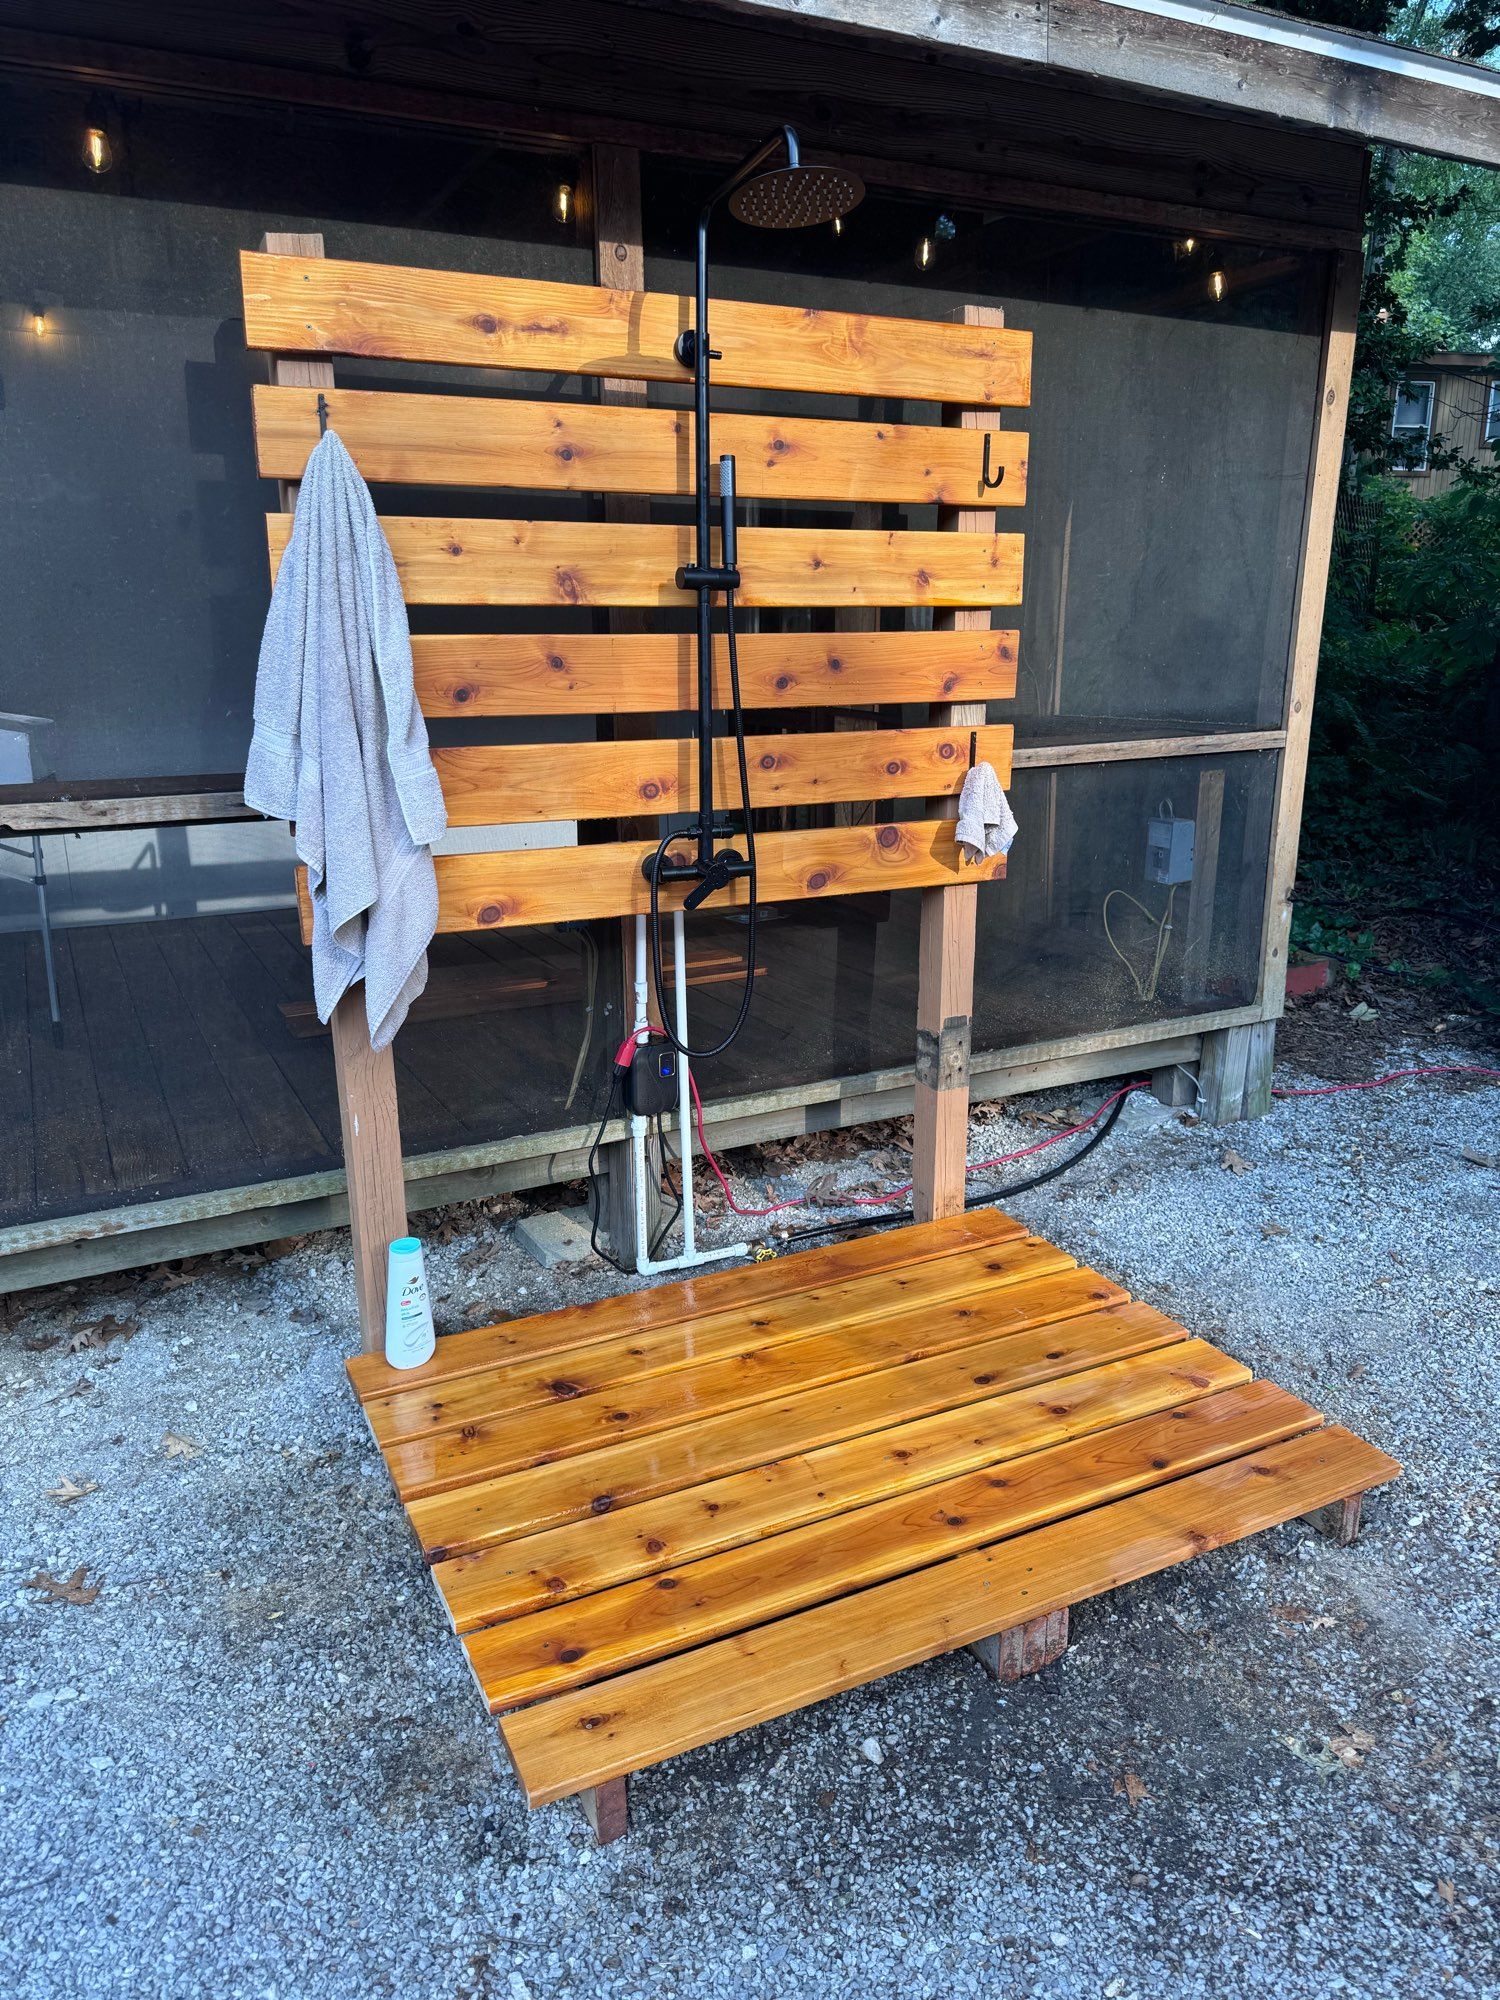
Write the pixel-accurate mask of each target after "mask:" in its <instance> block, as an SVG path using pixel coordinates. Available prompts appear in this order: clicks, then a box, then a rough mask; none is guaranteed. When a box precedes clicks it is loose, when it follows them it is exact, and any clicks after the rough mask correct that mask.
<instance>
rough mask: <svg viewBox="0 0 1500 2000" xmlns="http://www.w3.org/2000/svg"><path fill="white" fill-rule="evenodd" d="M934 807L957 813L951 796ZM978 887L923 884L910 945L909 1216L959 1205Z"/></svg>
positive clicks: (947, 516)
mask: <svg viewBox="0 0 1500 2000" xmlns="http://www.w3.org/2000/svg"><path fill="white" fill-rule="evenodd" d="M1004 323H1005V315H1004V313H1003V312H1002V311H1001V310H1000V308H999V307H997V306H979V305H966V306H965V307H964V308H963V324H964V325H965V326H973V327H991V328H995V327H1001V326H1003V325H1004ZM945 414H946V418H947V421H948V422H950V423H952V424H953V425H954V426H955V427H956V428H961V429H964V430H988V429H992V428H994V426H995V424H996V423H997V421H998V420H997V419H996V418H995V415H994V412H993V411H991V410H976V409H956V410H949V411H948V412H946V413H945ZM939 519H940V521H941V523H942V526H943V529H944V530H946V531H947V532H950V533H953V532H956V533H958V534H961V535H966V536H968V535H977V536H980V537H981V538H982V537H983V536H985V535H986V534H990V533H993V531H994V524H995V516H994V514H993V513H991V512H989V511H987V510H972V509H951V510H946V511H945V512H944V513H942V514H941V515H940V516H939ZM933 623H934V625H935V626H939V627H941V628H942V629H944V630H946V631H976V630H978V631H985V630H987V629H988V627H989V624H990V614H989V612H988V611H982V610H957V611H940V612H938V613H936V614H935V616H934V619H933ZM986 714H987V709H986V706H985V704H984V703H983V702H951V703H948V704H946V705H941V706H939V707H936V708H934V709H933V711H932V719H933V721H934V722H936V723H939V724H942V725H943V726H945V727H958V728H960V729H975V730H977V729H978V728H979V727H980V726H981V725H982V724H983V723H984V721H985V717H986ZM937 809H938V810H940V811H941V812H943V813H944V814H945V815H950V816H952V817H957V813H958V801H957V798H956V797H950V798H947V799H944V800H942V801H941V802H939V805H938V807H937ZM978 915H979V891H978V888H977V887H976V886H975V884H974V883H972V882H957V883H951V884H946V885H944V886H943V887H941V888H933V889H926V890H924V891H923V894H922V915H921V929H920V934H919V939H918V946H917V1071H916V1099H915V1111H914V1114H913V1119H912V1212H913V1214H914V1215H915V1216H916V1218H917V1220H918V1222H931V1221H935V1220H936V1219H937V1218H938V1217H940V1216H944V1215H953V1214H956V1213H957V1212H958V1211H959V1210H960V1209H962V1207H963V1205H964V1198H965V1192H966V1189H967V1186H968V1181H967V1177H966V1176H967V1159H968V1144H969V1052H970V1043H971V1040H972V1035H973V1020H972V1016H973V1009H974V938H975V929H976V925H977V922H978Z"/></svg>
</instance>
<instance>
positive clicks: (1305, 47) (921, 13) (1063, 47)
mask: <svg viewBox="0 0 1500 2000" xmlns="http://www.w3.org/2000/svg"><path fill="white" fill-rule="evenodd" d="M713 4H714V5H715V6H716V7H718V8H720V9H721V10H722V11H725V12H730V13H736V14H740V15H746V16H752V17H755V18H759V19H761V20H772V19H779V20H783V21H785V20H789V19H790V20H796V21H801V22H803V23H805V24H806V25H808V26H812V25H814V24H816V25H817V26H819V27H821V28H823V29H825V30H830V29H831V30H835V31H842V32H845V33H848V34H850V35H856V36H859V37H861V38H863V39H868V40H871V41H881V42H885V43H887V44H889V43H904V44H906V45H907V47H908V48H911V47H913V46H920V47H923V48H925V49H927V50H929V51H934V52H939V53H941V54H942V55H943V56H945V57H947V58H948V59H950V60H953V61H961V62H970V63H977V64H986V63H989V64H993V65H994V66H995V67H996V68H999V69H1005V70H1009V71H1011V72H1012V73H1014V72H1016V71H1018V70H1019V71H1031V72H1033V73H1035V74H1037V75H1038V76H1040V75H1041V73H1042V72H1044V71H1045V72H1048V73H1050V74H1051V75H1052V76H1053V77H1054V78H1072V79H1075V80H1077V81H1079V82H1086V83H1089V84H1092V85H1093V86H1095V87H1097V88H1099V89H1102V90H1107V91H1110V92H1112V93H1116V94H1120V95H1127V96H1134V97H1150V98H1156V99H1160V100H1164V101H1170V102H1173V103H1175V104H1177V105H1179V106H1187V105H1191V106H1192V108H1193V109H1195V110H1198V111H1203V110H1216V111H1219V112H1220V113H1222V114H1223V115H1224V116H1225V117H1230V118H1249V119H1262V120H1266V121H1268V122H1270V123H1273V124H1277V125H1284V126H1294V127H1297V128H1299V129H1300V130H1302V131H1308V132H1321V133H1325V134H1328V135H1336V136H1339V137H1342V138H1347V139H1357V140H1361V141H1363V142H1364V143H1365V144H1367V145H1372V146H1373V145H1381V146H1397V147H1402V148H1405V149H1408V150H1410V151H1413V152H1422V153H1436V154H1439V155H1441V156H1444V157H1446V158H1449V159H1455V160H1466V161H1472V162H1474V163H1475V164H1477V165H1482V166H1491V167H1493V166H1500V71H1496V70H1492V69H1484V68H1481V67H1479V66H1478V65H1476V64H1473V63H1461V62H1452V61H1450V60H1448V59H1447V58H1446V57H1444V56H1435V55H1429V54H1428V53H1427V52H1426V51H1425V50H1422V49H1408V48H1402V47H1400V46H1398V45H1397V44H1395V43H1393V42H1383V41H1379V40H1377V39H1376V38H1375V37H1374V36H1372V35H1359V34H1354V33H1352V32H1351V31H1349V30H1347V29H1343V28H1333V27H1327V26H1324V25H1323V24H1321V23H1318V22H1313V21H1299V20H1293V19H1291V18H1290V17H1289V16H1287V15H1284V14H1272V13H1268V12H1262V11H1261V10H1260V9H1258V8H1252V7H1235V6H1222V5H1214V4H1211V0H713Z"/></svg>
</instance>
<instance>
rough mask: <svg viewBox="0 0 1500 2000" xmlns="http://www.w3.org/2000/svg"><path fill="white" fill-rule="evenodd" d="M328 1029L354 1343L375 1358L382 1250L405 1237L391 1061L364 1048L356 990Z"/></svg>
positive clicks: (361, 997) (365, 1031) (366, 1034)
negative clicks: (355, 1306) (345, 1186)
mask: <svg viewBox="0 0 1500 2000" xmlns="http://www.w3.org/2000/svg"><path fill="white" fill-rule="evenodd" d="M329 1029H330V1032H331V1034H332V1037H333V1065H334V1072H335V1075H336V1076H337V1078H338V1092H339V1124H340V1126H341V1128H342V1130H343V1135H344V1172H345V1174H346V1175H347V1177H348V1181H349V1236H350V1240H351V1245H352V1248H353V1251H354V1291H355V1297H356V1299H357V1300H358V1303H359V1333H360V1345H361V1347H362V1348H363V1350H364V1352H365V1353H366V1354H378V1353H379V1352H380V1351H381V1349H382V1348H383V1347H384V1346H385V1276H386V1251H387V1250H388V1249H389V1247H390V1245H391V1243H392V1242H393V1241H394V1239H395V1238H396V1237H398V1236H404V1235H405V1234H406V1181H405V1176H404V1175H403V1173H402V1169H401V1122H400V1118H399V1116H398V1114H397V1110H396V1060H395V1057H394V1055H393V1054H392V1052H391V1048H390V1045H389V1044H387V1046H386V1047H385V1048H383V1049H381V1050H380V1051H379V1052H378V1053H377V1052H376V1051H375V1050H374V1049H372V1048H371V1047H370V1028H369V1022H368V1019H367V1018H366V1013H365V989H364V987H363V986H362V985H360V986H353V987H351V988H350V989H349V991H348V992H347V993H346V994H345V995H344V997H343V999H342V1000H340V1002H339V1004H338V1006H337V1007H335V1008H334V1010H333V1019H332V1021H331V1022H330V1023H329Z"/></svg>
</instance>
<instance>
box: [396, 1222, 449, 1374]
mask: <svg viewBox="0 0 1500 2000" xmlns="http://www.w3.org/2000/svg"><path fill="white" fill-rule="evenodd" d="M436 1346H437V1336H436V1334H435V1333H434V1332H433V1328H432V1301H431V1299H430V1298H429V1297H428V1295H427V1267H426V1265H425V1264H424V1263H423V1261H422V1245H421V1243H420V1241H419V1240H418V1238H417V1237H415V1236H398V1237H397V1238H396V1240H395V1242H394V1243H393V1244H392V1245H391V1247H390V1251H389V1253H388V1259H387V1269H386V1286H385V1358H386V1360H387V1361H388V1362H389V1363H390V1365H391V1366H392V1368H420V1367H421V1365H422V1363H423V1362H424V1361H428V1360H430V1359H431V1358H432V1351H433V1349H434V1348H435V1347H436Z"/></svg>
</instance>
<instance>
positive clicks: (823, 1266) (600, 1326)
mask: <svg viewBox="0 0 1500 2000" xmlns="http://www.w3.org/2000/svg"><path fill="white" fill-rule="evenodd" d="M1025 1234H1026V1231H1025V1228H1024V1227H1023V1226H1022V1224H1021V1223H1019V1222H1017V1221H1015V1220H1014V1218H1013V1217H1011V1216H1009V1215H1006V1214H1005V1213H1004V1212H1003V1211H1002V1210H1000V1209H998V1208H971V1209H969V1210H968V1211H967V1212H966V1213H965V1214H963V1215H953V1216H949V1217H947V1218H946V1220H944V1221H942V1222H929V1223H923V1224H921V1225H920V1226H919V1227H915V1228H911V1229H902V1230H898V1231H893V1232H891V1233H890V1234H886V1235H880V1236H856V1237H851V1238H850V1239H849V1240H848V1241H847V1242H845V1243H830V1244H826V1245H824V1246H823V1247H822V1248H821V1249H815V1250H794V1251H792V1252H790V1253H789V1254H788V1255H785V1256H780V1257H773V1258H771V1259H769V1260H768V1261H767V1262H765V1263H763V1264H743V1265H740V1266H739V1267H738V1268H737V1269H733V1270H718V1271H701V1272H698V1273H696V1274H695V1275H694V1276H693V1277H690V1278H680V1279H678V1280H676V1281H675V1282H674V1283H671V1284H666V1285H651V1286H647V1287H645V1288H644V1289H642V1290H640V1291H634V1292H621V1293H618V1294H617V1295H616V1296H615V1297H613V1298H607V1299H590V1300H588V1301H587V1302H586V1303H585V1304H583V1305H576V1306H561V1307H558V1308H557V1309H555V1310H554V1311H551V1312H543V1313H533V1314H528V1315H527V1316H526V1317H525V1318H523V1319H512V1320H502V1321H500V1322H499V1323H498V1324H496V1325H494V1326H481V1327H475V1328H472V1329H471V1330H470V1331H468V1332H466V1333H446V1334H444V1335H443V1336H442V1337H441V1339H440V1340H439V1341H438V1344H437V1349H436V1351H435V1353H434V1354H433V1356H432V1359H431V1360H430V1361H426V1362H424V1363H423V1364H422V1366H421V1367H420V1368H392V1367H391V1366H390V1365H389V1363H388V1362H387V1361H386V1359H385V1357H384V1355H381V1354H356V1355H353V1356H352V1357H351V1358H350V1360H349V1361H348V1362H347V1363H346V1364H345V1365H346V1366H347V1368H348V1371H349V1379H350V1381H351V1382H352V1383H353V1384H354V1390H355V1394H356V1395H357V1396H358V1397H359V1399H360V1401H361V1402H362V1403H364V1402H369V1401H370V1399H371V1398H372V1397H377V1396H384V1395H387V1394H389V1393H390V1392H391V1391H393V1390H401V1391H407V1390H412V1389H426V1388H429V1387H431V1385H432V1384H433V1383H436V1382H452V1381H455V1380H457V1379H458V1378H459V1377H460V1376H463V1375H473V1374H477V1373H479V1372H480V1371H482V1370H484V1369H486V1368H493V1367H495V1366H497V1365H500V1364H503V1363H506V1362H511V1361H525V1360H536V1359H538V1358H540V1357H541V1356H542V1355H544V1354H561V1353H565V1352H567V1351H568V1350H570V1349H572V1348H575V1347H586V1346H589V1345H590V1344H591V1343H593V1342H595V1341H599V1340H609V1339H613V1338H615V1337H616V1336H619V1335H622V1334H631V1333H644V1332H648V1331H653V1330H660V1329H662V1328H665V1327H669V1326H680V1325H682V1324H683V1323H684V1322H686V1321H689V1320H696V1319H700V1318H707V1317H708V1316H709V1315H711V1314H713V1313H721V1312H730V1311H735V1310H749V1309H750V1308H751V1307H754V1306H760V1305H765V1304H768V1303H769V1302H770V1301H771V1300H772V1299H784V1298H788V1297H790V1296H792V1295H793V1294H796V1293H799V1292H805V1291H808V1290H811V1289H812V1288H813V1287H814V1286H818V1285H823V1284H827V1283H832V1282H838V1281H840V1280H844V1279H855V1278H860V1277H865V1276H868V1275H869V1274H870V1273H872V1272H875V1271H896V1270H903V1269H905V1268H906V1267H908V1266H911V1265H918V1264H923V1263H926V1262H927V1260H928V1259H929V1258H933V1257H947V1256H951V1255H953V1254H955V1253H956V1252H959V1251H963V1250H969V1249H983V1248H985V1247H987V1246H988V1245H991V1244H995V1243H1009V1242H1013V1241H1014V1240H1015V1239H1016V1238H1017V1237H1019V1236H1024V1235H1025Z"/></svg>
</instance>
